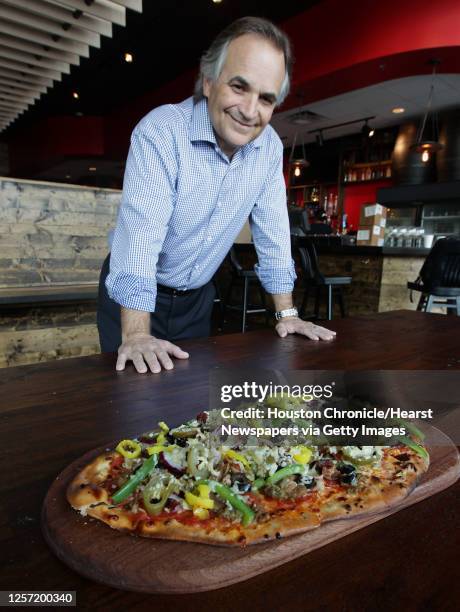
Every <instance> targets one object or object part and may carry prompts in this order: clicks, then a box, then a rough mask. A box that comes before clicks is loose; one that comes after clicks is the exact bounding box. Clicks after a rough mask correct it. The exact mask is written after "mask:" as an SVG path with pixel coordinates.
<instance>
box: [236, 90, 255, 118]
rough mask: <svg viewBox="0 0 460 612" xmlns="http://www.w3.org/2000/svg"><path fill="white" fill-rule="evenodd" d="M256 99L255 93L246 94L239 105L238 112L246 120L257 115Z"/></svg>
mask: <svg viewBox="0 0 460 612" xmlns="http://www.w3.org/2000/svg"><path fill="white" fill-rule="evenodd" d="M258 100H259V98H258V96H257V95H255V94H254V95H251V94H248V95H246V96H245V98H244V101H243V103H242V104H241V105H240V112H241V114H242V115H243V117H244V118H245V119H246V120H247V121H251V120H253V119H255V118H256V117H257V104H258Z"/></svg>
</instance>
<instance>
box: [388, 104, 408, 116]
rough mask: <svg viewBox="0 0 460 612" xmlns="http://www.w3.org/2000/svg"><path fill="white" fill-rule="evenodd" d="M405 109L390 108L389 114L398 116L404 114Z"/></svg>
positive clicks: (398, 107) (399, 107)
mask: <svg viewBox="0 0 460 612" xmlns="http://www.w3.org/2000/svg"><path fill="white" fill-rule="evenodd" d="M405 110H406V109H405V108H403V107H402V106H397V107H396V108H392V109H391V112H392V113H394V114H395V115H400V114H401V113H404V112H405Z"/></svg>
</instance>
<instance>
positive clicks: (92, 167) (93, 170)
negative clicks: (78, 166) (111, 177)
mask: <svg viewBox="0 0 460 612" xmlns="http://www.w3.org/2000/svg"><path fill="white" fill-rule="evenodd" d="M88 170H89V171H90V172H96V170H97V168H96V166H90V167H89V168H88Z"/></svg>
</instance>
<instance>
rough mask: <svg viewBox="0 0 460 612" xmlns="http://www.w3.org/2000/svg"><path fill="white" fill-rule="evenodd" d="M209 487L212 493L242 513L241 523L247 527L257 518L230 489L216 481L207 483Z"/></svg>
mask: <svg viewBox="0 0 460 612" xmlns="http://www.w3.org/2000/svg"><path fill="white" fill-rule="evenodd" d="M205 483H206V484H207V485H209V487H210V489H211V491H212V492H213V493H216V494H217V495H218V496H219V497H220V498H222V499H223V500H224V501H228V502H229V504H230V505H231V506H232V507H233V508H235V510H237V511H238V512H240V513H241V517H242V518H241V522H242V523H243V525H244V526H245V527H246V525H249V523H252V521H253V520H254V517H255V512H254V511H253V510H252V508H250V507H249V506H248V505H247V504H246V503H245V502H244V501H243V500H242V499H241V497H240V496H239V495H237V494H236V493H234V492H233V491H232V490H231V489H230V488H229V487H226V486H225V485H223V484H220V483H219V482H216V481H214V480H208V481H205Z"/></svg>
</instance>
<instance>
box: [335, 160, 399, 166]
mask: <svg viewBox="0 0 460 612" xmlns="http://www.w3.org/2000/svg"><path fill="white" fill-rule="evenodd" d="M390 164H391V159H383V160H382V161H377V162H359V163H358V164H353V163H347V162H345V163H344V166H345V167H346V168H377V167H378V166H389V165H390Z"/></svg>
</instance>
